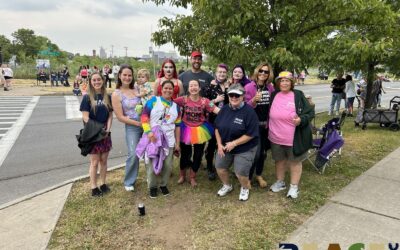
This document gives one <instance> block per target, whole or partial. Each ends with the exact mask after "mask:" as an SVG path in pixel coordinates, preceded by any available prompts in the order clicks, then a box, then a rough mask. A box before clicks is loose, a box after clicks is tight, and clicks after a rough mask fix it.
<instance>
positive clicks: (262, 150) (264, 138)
mask: <svg viewBox="0 0 400 250" xmlns="http://www.w3.org/2000/svg"><path fill="white" fill-rule="evenodd" d="M258 131H259V135H260V137H259V138H258V139H259V141H258V146H257V152H256V156H255V157H254V162H253V165H252V166H251V169H250V174H249V179H250V180H251V179H252V178H253V174H254V170H255V171H256V175H257V176H259V175H261V174H262V172H263V170H264V162H265V159H266V158H267V150H268V149H270V148H271V144H270V141H269V139H268V129H267V128H265V125H263V126H259V127H258Z"/></svg>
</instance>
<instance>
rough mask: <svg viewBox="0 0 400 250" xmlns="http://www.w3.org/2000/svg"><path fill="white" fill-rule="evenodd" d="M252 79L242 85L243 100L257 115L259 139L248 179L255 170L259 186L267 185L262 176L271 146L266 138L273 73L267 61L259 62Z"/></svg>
mask: <svg viewBox="0 0 400 250" xmlns="http://www.w3.org/2000/svg"><path fill="white" fill-rule="evenodd" d="M252 78H253V81H252V82H251V83H248V84H247V85H246V86H244V89H245V91H246V95H245V96H244V100H245V101H246V103H247V104H248V105H249V106H251V107H253V108H254V110H255V111H256V113H257V116H258V121H259V122H258V131H259V135H260V136H259V140H258V147H257V152H256V156H255V159H254V162H253V165H252V166H251V169H250V173H249V180H250V181H251V180H252V178H253V174H254V172H256V180H257V182H258V184H259V186H260V187H261V188H266V187H267V182H266V181H265V180H264V179H263V177H262V172H263V170H264V162H265V159H266V157H267V150H268V149H270V148H271V145H270V142H269V140H268V118H269V109H270V101H271V94H272V92H274V90H275V89H274V86H273V84H272V80H273V79H274V73H273V71H272V68H271V65H270V64H269V63H261V64H259V65H258V66H257V67H256V68H255V70H254V73H253V77H252Z"/></svg>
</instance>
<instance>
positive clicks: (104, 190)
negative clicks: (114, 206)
mask: <svg viewBox="0 0 400 250" xmlns="http://www.w3.org/2000/svg"><path fill="white" fill-rule="evenodd" d="M100 190H101V192H102V193H103V194H106V193H108V192H110V191H111V189H110V188H109V187H108V186H107V184H103V185H101V186H100Z"/></svg>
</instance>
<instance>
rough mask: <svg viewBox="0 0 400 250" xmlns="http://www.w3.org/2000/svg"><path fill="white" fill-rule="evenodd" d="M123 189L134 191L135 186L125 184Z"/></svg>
mask: <svg viewBox="0 0 400 250" xmlns="http://www.w3.org/2000/svg"><path fill="white" fill-rule="evenodd" d="M125 190H126V191H128V192H133V191H135V187H134V186H125Z"/></svg>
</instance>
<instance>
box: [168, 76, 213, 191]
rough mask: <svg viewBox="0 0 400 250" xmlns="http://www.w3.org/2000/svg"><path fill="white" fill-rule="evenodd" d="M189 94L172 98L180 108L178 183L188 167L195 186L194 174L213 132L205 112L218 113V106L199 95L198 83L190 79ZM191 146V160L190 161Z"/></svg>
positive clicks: (182, 180) (191, 181)
mask: <svg viewBox="0 0 400 250" xmlns="http://www.w3.org/2000/svg"><path fill="white" fill-rule="evenodd" d="M188 92H189V95H187V96H181V97H178V98H176V99H174V102H175V103H176V104H178V105H179V106H180V107H181V108H182V115H183V117H182V123H181V138H180V141H181V143H180V148H181V150H182V154H181V159H180V174H179V180H178V183H179V184H182V183H183V182H184V181H185V178H186V169H187V168H189V167H190V184H191V185H192V187H195V186H197V182H196V174H197V171H198V170H199V168H200V164H201V159H202V157H203V152H204V147H205V144H206V142H207V141H208V140H210V139H211V137H212V135H213V134H214V128H213V127H212V125H211V124H210V123H208V122H207V113H211V112H213V113H214V114H218V112H219V108H218V107H216V106H215V104H214V103H213V102H211V101H210V100H209V99H207V98H205V97H201V96H200V83H199V82H198V81H197V80H191V81H190V82H189V87H188ZM192 148H193V161H192Z"/></svg>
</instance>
